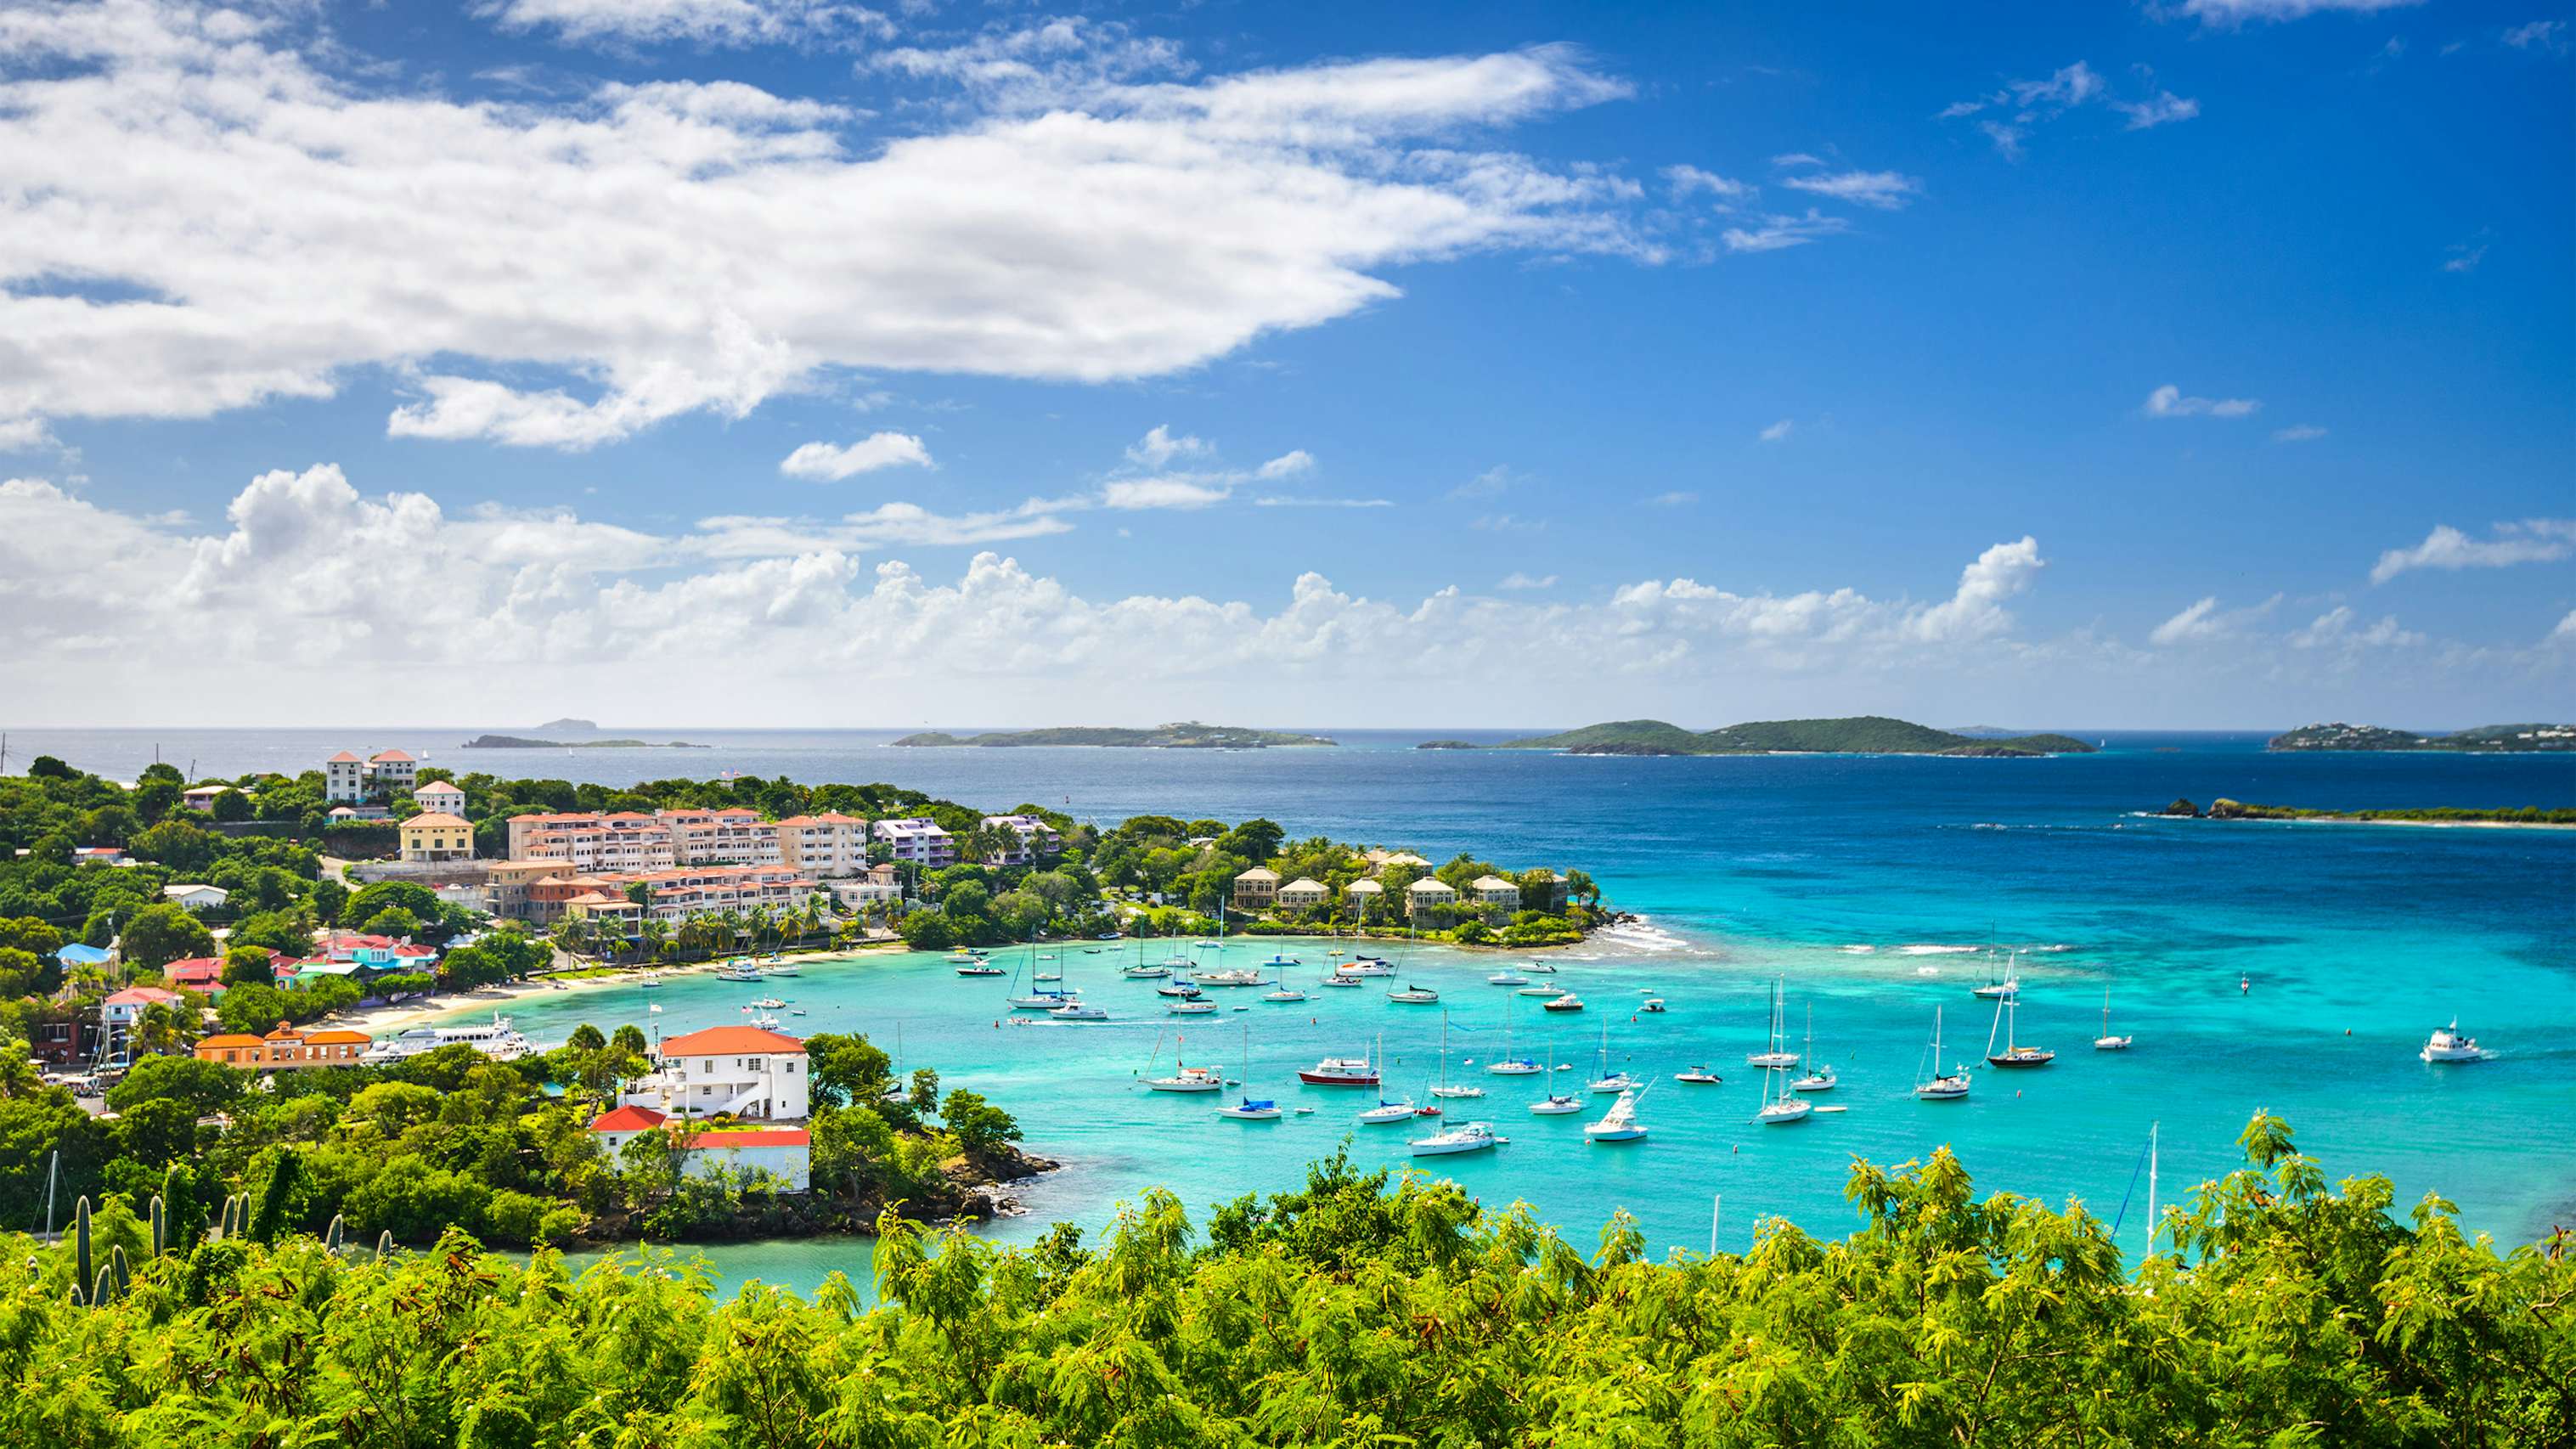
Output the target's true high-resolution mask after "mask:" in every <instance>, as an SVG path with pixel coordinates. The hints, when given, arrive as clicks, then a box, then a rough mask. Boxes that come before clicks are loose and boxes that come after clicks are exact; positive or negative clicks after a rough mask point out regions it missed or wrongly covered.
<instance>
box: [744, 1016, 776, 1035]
mask: <svg viewBox="0 0 2576 1449" xmlns="http://www.w3.org/2000/svg"><path fill="white" fill-rule="evenodd" d="M746 1025H750V1026H756V1027H759V1028H760V1029H761V1030H762V1031H776V1030H778V1018H777V1017H774V1016H771V1015H769V1014H768V1013H767V1012H763V1013H761V1014H760V1015H758V1016H755V1017H753V1018H752V1019H751V1020H750V1021H749V1022H748V1023H746Z"/></svg>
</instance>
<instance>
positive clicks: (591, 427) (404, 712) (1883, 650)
mask: <svg viewBox="0 0 2576 1449" xmlns="http://www.w3.org/2000/svg"><path fill="white" fill-rule="evenodd" d="M2571 51H2576V22H2571V18H2570V14H2569V12H2568V11H2567V10H2566V9H2565V8H2564V7H2563V5H2559V6H2552V5H2550V4H2543V3H2508V4H2502V5H2480V4H2470V3H2452V0H2423V3H2412V4H2409V3H2391V0H2175V3H2164V0H2159V3H2150V4H2143V5H2139V4H2127V5H2123V4H2094V5H2061V6H2029V5H2013V6H1979V5H1959V6H1942V7H1918V6H1896V5H1889V6H1876V7H1859V8H1857V9H1854V8H1851V7H1839V6H1811V5H1799V4H1786V3H1783V4H1759V3H1754V4H1740V5H1729V6H1723V7H1717V6H1703V5H1677V6H1647V5H1636V6H1617V7H1610V6H1591V5H1581V6H1578V5H1571V4H1565V5H1537V4H1512V3H1501V4H1493V3H1485V4H1474V5H1442V4H1426V5H1419V6H1384V5H1339V4H1312V5H1299V6H1266V5H1261V6H1256V5H1247V4H1239V3H1226V0H1212V3H1201V4H1191V5H1179V6H1168V5H1138V6H1106V7H1090V8H1084V9H1081V10H1074V9H1058V8H1052V7H1047V6H1023V5H1016V4H1001V3H990V4H988V3H968V4H940V3H909V4H908V3H898V0H888V3H885V4H882V5H878V6H873V7H868V6H861V5H857V4H846V3H839V0H462V3H439V0H399V3H341V0H259V3H244V4H237V5H235V6H233V7H230V8H226V7H223V6H217V5H207V4H198V3H191V0H88V3H80V4H53V3H24V0H0V678H5V679H6V680H7V681H8V685H7V687H6V688H5V689H0V723H17V724H22V725H39V724H47V725H118V724H171V723H194V724H220V725H263V724H388V723H419V724H436V723H451V722H452V723H477V724H508V723H512V722H534V721H538V720H543V719H547V718H551V717H553V716H556V715H560V714H566V713H573V714H581V715H587V716H591V717H594V718H597V719H600V720H601V721H602V722H603V723H606V724H609V725H611V726H612V727H644V726H654V725H688V724H698V725H730V726H754V725H805V726H831V725H846V726H915V725H920V724H925V723H937V724H955V723H972V724H979V725H1015V724H1016V725H1037V724H1065V723H1100V724H1136V723H1151V722H1156V721H1160V720H1165V719H1171V718H1177V717H1195V718H1202V719H1208V720H1215V721H1223V722H1228V723H1241V724H1272V725H1310V726H1331V725H1339V726H1344V727H1364V726H1437V725H1458V726H1476V725H1485V726H1522V725H1526V726H1543V725H1571V724H1577V723H1582V722H1585V721H1588V720H1593V719H1602V718H1626V717H1638V716H1654V717H1660V718H1666V719H1670V720H1673V721H1675V722H1678V723H1682V724H1686V725H1690V726H1693V727H1708V726H1714V725H1718V724H1725V723H1731V722H1735V721H1740V720H1748V719H1768V718H1782V717H1798V716H1818V715H1838V714H1855V713H1880V714H1892V715H1898V716H1903V717H1907V718H1913V719H1918V720H1924V721H1927V722H1932V723H1941V724H1965V723H2000V724H2004V725H2008V726H2032V727H2046V726H2078V727H2085V726H2090V727H2101V728H2160V727H2172V728H2272V727H2286V726H2288V725H2293V724H2298V723H2303V722H2307V721H2310V720H2322V719H2349V720H2356V721H2367V722H2373V723H2385V724H2393V725H2402V726H2411V727H2417V728H2445V727H2457V726H2464V725H2470V724H2478V723H2487V722H2501V721H2521V720H2531V719H2561V720H2563V719H2568V718H2570V717H2576V265H2571V262H2572V261H2576V184H2571V179H2572V178H2576V124H2571V122H2576V92H2572V91H2571V73H2576V72H2572V70H2571V68H2572V67H2576V59H2571Z"/></svg>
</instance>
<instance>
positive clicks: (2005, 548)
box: [1905, 534, 2048, 643]
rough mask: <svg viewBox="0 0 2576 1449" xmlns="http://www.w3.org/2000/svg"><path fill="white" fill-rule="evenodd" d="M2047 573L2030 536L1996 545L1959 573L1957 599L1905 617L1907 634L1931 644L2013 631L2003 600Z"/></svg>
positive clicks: (2043, 560)
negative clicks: (2043, 573)
mask: <svg viewBox="0 0 2576 1449" xmlns="http://www.w3.org/2000/svg"><path fill="white" fill-rule="evenodd" d="M2046 567H2048V561H2047V560H2046V559H2043V558H2041V557H2040V556H2039V540H2037V539H2035V538H2032V537H2031V536H2030V535H2028V534H2024V535H2022V537H2021V538H2020V539H2019V540H2018V541H2016V542H2013V543H1999V544H1996V545H1995V546H1994V547H1992V548H1989V549H1987V550H1986V551H1985V552H1984V553H1981V554H1979V555H1977V561H1976V562H1975V563H1972V564H1970V565H1968V566H1967V567H1966V568H1964V569H1962V570H1960V571H1959V588H1958V591H1957V592H1956V593H1954V594H1952V595H1951V596H1950V597H1949V598H1948V599H1947V600H1945V601H1944V602H1941V603H1938V604H1935V605H1933V606H1932V607H1930V608H1928V609H1924V610H1921V611H1920V612H1917V613H1914V614H1911V615H1910V616H1908V617H1907V619H1906V621H1905V633H1906V635H1907V637H1909V638H1913V639H1919V640H1923V641H1926V642H1929V643H1941V642H1945V641H1957V640H1963V639H1983V638H1987V637H1989V636H1992V635H1995V634H2000V633H2002V632H2003V631H2004V630H2006V629H2008V628H2010V627H2011V626H2012V615H2011V614H2010V613H2008V612H2006V611H2005V609H2004V606H2003V604H2004V600H2006V599H2009V598H2011V597H2012V596H2013V595H2015V594H2018V593H2020V592H2022V591H2023V590H2024V589H2027V588H2029V587H2030V586H2031V584H2032V583H2034V582H2035V581H2037V580H2038V578H2039V571H2040V570H2041V569H2044V568H2046Z"/></svg>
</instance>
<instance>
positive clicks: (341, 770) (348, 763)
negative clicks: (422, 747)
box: [322, 750, 465, 810]
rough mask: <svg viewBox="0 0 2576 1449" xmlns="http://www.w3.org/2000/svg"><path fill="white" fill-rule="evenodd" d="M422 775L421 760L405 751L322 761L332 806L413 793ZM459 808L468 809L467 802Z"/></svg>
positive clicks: (326, 794) (324, 790)
mask: <svg viewBox="0 0 2576 1449" xmlns="http://www.w3.org/2000/svg"><path fill="white" fill-rule="evenodd" d="M419 776H420V761H419V760H417V759H415V758H413V757H412V756H410V755H408V754H406V753H404V752H403V751H401V750H378V751H376V752H375V753H374V754H372V755H369V756H368V757H366V758H365V759H363V760H362V759H359V758H358V757H357V756H356V755H354V754H351V753H350V752H349V751H347V750H342V751H341V752H340V753H338V754H336V755H333V756H332V757H331V758H329V759H327V760H324V761H323V762H322V799H323V802H324V803H325V804H330V805H357V804H362V803H364V802H365V800H366V799H367V797H368V796H370V795H376V794H385V795H390V794H392V793H394V792H395V791H397V790H409V789H411V788H412V783H413V781H415V780H417V779H418V778H419ZM423 808H426V809H436V808H438V807H436V806H432V805H426V804H424V807H423ZM456 808H457V809H459V810H462V809H464V808H465V802H464V800H463V799H461V798H460V799H459V800H458V801H457V802H456Z"/></svg>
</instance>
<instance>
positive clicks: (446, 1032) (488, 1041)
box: [358, 1012, 537, 1063]
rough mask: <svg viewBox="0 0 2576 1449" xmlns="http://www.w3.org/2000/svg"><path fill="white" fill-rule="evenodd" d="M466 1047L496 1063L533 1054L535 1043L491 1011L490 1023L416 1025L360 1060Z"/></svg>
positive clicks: (391, 1059)
mask: <svg viewBox="0 0 2576 1449" xmlns="http://www.w3.org/2000/svg"><path fill="white" fill-rule="evenodd" d="M446 1046H470V1047H472V1048H474V1049H475V1050H476V1051H478V1052H481V1053H482V1054H483V1055H485V1056H487V1057H490V1058H491V1059H492V1060H494V1061H496V1062H515V1061H517V1060H518V1059H519V1058H521V1057H524V1056H532V1055H534V1054H535V1053H536V1050H537V1048H536V1045H535V1044H534V1043H532V1042H530V1041H529V1040H528V1039H527V1038H526V1037H524V1036H521V1035H520V1034H519V1033H518V1032H517V1031H516V1030H514V1029H512V1027H511V1026H510V1018H508V1017H506V1016H503V1015H501V1014H500V1013H498V1012H494V1013H493V1014H492V1021H491V1024H490V1025H488V1026H487V1025H476V1026H416V1027H413V1028H412V1029H411V1030H409V1031H406V1032H401V1033H399V1034H397V1035H394V1036H390V1037H387V1038H385V1039H384V1040H383V1041H380V1042H377V1043H376V1044H375V1045H374V1046H371V1047H369V1048H367V1050H366V1052H365V1053H364V1054H363V1055H361V1056H360V1057H359V1058H358V1060H360V1061H362V1062H373V1063H383V1062H398V1061H402V1060H403V1059H405V1058H406V1057H416V1056H419V1055H420V1054H421V1053H423V1052H434V1051H436V1050H438V1049H439V1048H440V1047H446Z"/></svg>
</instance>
